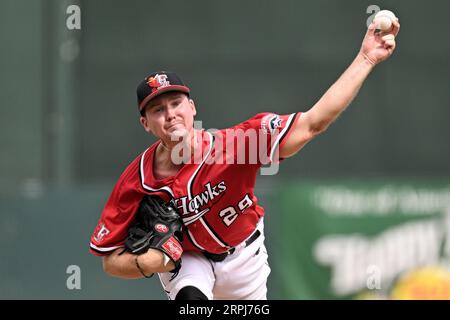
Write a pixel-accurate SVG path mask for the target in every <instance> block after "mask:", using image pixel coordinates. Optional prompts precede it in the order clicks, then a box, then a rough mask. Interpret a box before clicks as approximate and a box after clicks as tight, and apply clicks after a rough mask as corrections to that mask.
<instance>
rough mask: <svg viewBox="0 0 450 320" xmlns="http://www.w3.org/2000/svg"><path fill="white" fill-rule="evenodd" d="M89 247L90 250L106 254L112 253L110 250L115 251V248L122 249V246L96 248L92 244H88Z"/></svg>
mask: <svg viewBox="0 0 450 320" xmlns="http://www.w3.org/2000/svg"><path fill="white" fill-rule="evenodd" d="M89 246H90V247H91V248H92V249H95V250H97V251H100V252H108V251H112V250H115V249H117V248H122V247H123V246H114V247H107V248H100V247H97V246H96V245H95V244H93V243H92V242H91V243H89Z"/></svg>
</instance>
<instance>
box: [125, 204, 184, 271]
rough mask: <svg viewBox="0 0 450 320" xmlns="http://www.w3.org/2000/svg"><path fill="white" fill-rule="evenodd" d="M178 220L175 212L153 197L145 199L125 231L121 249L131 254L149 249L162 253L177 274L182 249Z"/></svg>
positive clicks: (180, 224) (181, 233)
mask: <svg viewBox="0 0 450 320" xmlns="http://www.w3.org/2000/svg"><path fill="white" fill-rule="evenodd" d="M182 241H183V232H182V221H181V218H180V216H179V215H178V213H177V212H176V210H175V209H174V208H173V207H172V206H170V205H167V204H166V203H164V201H163V200H162V199H161V198H159V197H156V196H145V197H144V198H143V199H142V201H141V204H140V205H139V209H138V211H137V213H136V216H135V221H134V223H133V224H132V225H131V226H130V228H129V229H128V237H127V239H126V240H125V248H126V250H127V251H128V252H131V253H133V254H143V253H145V252H147V251H148V249H150V248H153V249H157V250H160V251H162V252H163V253H164V254H166V255H167V256H168V257H169V258H170V259H171V260H172V261H173V262H174V263H175V269H174V270H172V271H171V272H177V271H178V270H179V269H180V267H181V254H182V253H183V248H182V247H181V242H182Z"/></svg>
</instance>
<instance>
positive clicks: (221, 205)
mask: <svg viewBox="0 0 450 320" xmlns="http://www.w3.org/2000/svg"><path fill="white" fill-rule="evenodd" d="M298 118H300V113H296V114H290V115H276V114H273V113H261V114H258V115H256V116H255V117H253V118H251V119H249V120H247V121H246V122H243V123H241V124H239V125H237V126H234V127H232V128H228V129H223V130H219V131H216V132H206V131H202V132H201V134H202V137H203V144H202V147H203V152H202V153H201V155H202V156H201V157H200V158H199V161H195V162H194V163H188V164H185V165H184V166H183V167H182V168H181V169H180V171H179V172H178V173H177V174H176V175H175V176H171V177H168V178H165V179H162V180H157V179H156V178H155V177H154V176H153V169H152V167H153V160H154V159H153V158H154V152H155V150H156V147H157V145H158V143H159V141H158V142H156V143H155V144H153V145H152V146H150V147H149V148H148V149H147V150H146V151H145V152H144V153H142V154H141V155H140V156H139V157H138V158H136V159H135V160H134V161H133V162H132V163H131V164H130V165H129V166H128V167H127V169H126V170H125V171H124V173H123V174H122V175H121V177H120V179H119V181H118V182H117V184H116V186H115V187H114V189H113V191H112V193H111V195H110V197H109V199H108V201H107V203H106V205H105V208H104V210H103V212H102V215H101V217H100V220H99V223H98V225H97V228H96V229H95V230H94V233H93V235H92V237H91V244H90V249H91V252H92V253H93V254H96V255H104V254H107V253H109V252H111V251H113V250H115V249H116V248H119V247H121V246H123V243H124V240H125V238H126V235H127V230H128V227H129V225H130V223H131V222H132V221H133V218H134V214H135V212H136V210H137V208H138V206H139V203H140V201H141V200H142V198H143V197H144V195H146V194H152V195H158V196H160V197H162V198H163V199H164V200H165V201H171V202H172V204H173V205H174V206H175V207H176V208H178V212H179V214H180V216H181V217H182V219H183V222H184V225H185V226H186V227H185V237H184V240H183V248H184V250H186V251H189V250H192V251H208V252H211V253H222V252H224V251H226V250H228V249H230V248H232V247H234V246H236V245H238V244H239V243H241V242H242V241H244V240H245V239H246V238H247V237H248V236H249V235H250V234H251V233H252V232H253V231H254V230H255V227H256V224H257V222H258V221H259V219H260V218H261V217H262V216H263V215H264V209H263V208H262V207H261V206H259V205H258V200H257V198H256V197H255V195H254V193H253V192H254V185H255V181H256V175H257V172H258V170H259V169H260V168H261V166H262V165H264V164H268V163H270V162H273V161H278V160H277V159H276V155H277V150H278V148H279V146H282V145H283V143H284V142H285V141H286V137H287V136H288V135H289V134H290V128H291V127H292V126H293V124H294V123H295V122H296V121H297V120H298Z"/></svg>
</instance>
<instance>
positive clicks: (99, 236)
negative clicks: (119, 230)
mask: <svg viewBox="0 0 450 320" xmlns="http://www.w3.org/2000/svg"><path fill="white" fill-rule="evenodd" d="M97 230H98V231H97V233H96V234H95V236H94V240H95V241H97V244H98V243H100V242H102V241H103V239H104V238H105V236H106V235H108V234H109V233H110V231H109V230H108V229H107V228H106V227H105V224H104V223H102V224H100V225H98V226H97Z"/></svg>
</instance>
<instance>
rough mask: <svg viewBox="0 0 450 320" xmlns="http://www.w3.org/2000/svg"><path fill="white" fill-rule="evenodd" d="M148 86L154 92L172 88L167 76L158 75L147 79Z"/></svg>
mask: <svg viewBox="0 0 450 320" xmlns="http://www.w3.org/2000/svg"><path fill="white" fill-rule="evenodd" d="M147 84H148V86H149V87H150V88H152V92H155V91H157V90H159V89H160V88H163V87H167V86H170V82H169V80H167V75H165V74H157V75H155V76H154V77H150V78H148V79H147Z"/></svg>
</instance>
